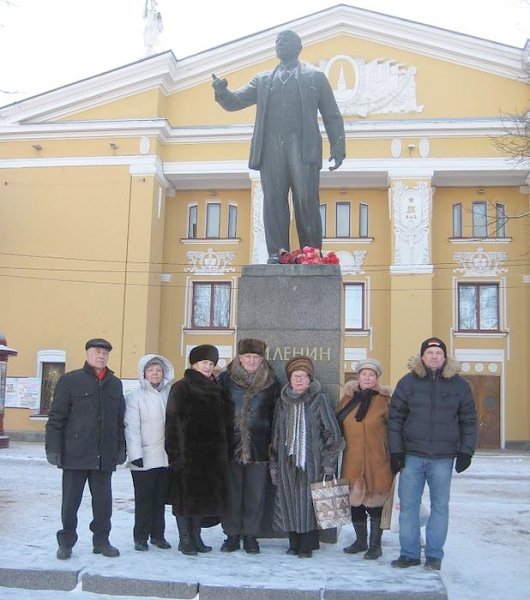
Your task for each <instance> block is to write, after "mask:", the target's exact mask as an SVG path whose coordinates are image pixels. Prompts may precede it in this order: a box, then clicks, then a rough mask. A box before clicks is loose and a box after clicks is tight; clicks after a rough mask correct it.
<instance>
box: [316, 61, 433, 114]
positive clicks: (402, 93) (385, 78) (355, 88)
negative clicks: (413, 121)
mask: <svg viewBox="0 0 530 600" xmlns="http://www.w3.org/2000/svg"><path fill="white" fill-rule="evenodd" d="M334 66H336V67H338V72H337V68H335V69H333V67H334ZM320 67H321V69H322V70H323V71H324V73H325V74H326V76H327V77H328V79H329V80H330V81H336V88H335V89H334V94H335V99H336V100H337V104H338V106H339V109H340V112H341V114H343V115H355V116H359V117H366V116H368V115H389V114H400V113H420V112H423V106H422V105H418V103H417V101H416V68H415V67H409V66H407V65H403V64H400V63H399V62H398V61H396V60H392V59H386V58H376V59H374V60H371V61H368V62H367V61H366V60H365V59H363V58H353V57H352V56H348V55H346V54H339V55H337V56H334V57H333V58H331V59H330V60H328V61H321V63H320ZM332 69H333V73H332ZM330 75H332V77H330Z"/></svg>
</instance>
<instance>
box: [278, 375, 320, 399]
mask: <svg viewBox="0 0 530 600" xmlns="http://www.w3.org/2000/svg"><path fill="white" fill-rule="evenodd" d="M321 389H322V386H321V385H320V381H318V380H317V379H313V381H312V382H311V383H310V384H309V387H308V388H307V390H306V391H305V392H303V393H302V394H295V393H294V392H293V388H292V387H291V384H290V383H288V384H286V385H284V386H283V388H282V391H281V398H282V400H283V401H284V402H285V404H296V403H297V402H311V400H313V398H314V397H315V396H316V395H317V394H318V393H319V392H320V390H321Z"/></svg>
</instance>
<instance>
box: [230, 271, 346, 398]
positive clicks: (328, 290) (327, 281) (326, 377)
mask: <svg viewBox="0 0 530 600" xmlns="http://www.w3.org/2000/svg"><path fill="white" fill-rule="evenodd" d="M341 299H342V276H341V272H340V267H339V266H338V265H248V266H244V267H243V269H242V273H241V278H240V280H239V292H238V312H237V314H238V322H237V337H238V339H241V338H246V337H253V338H258V339H261V340H263V341H264V342H266V343H267V347H268V348H267V353H268V354H267V358H268V360H269V362H270V363H271V365H272V367H273V368H274V370H275V371H276V373H277V375H278V377H279V379H280V381H281V382H282V383H285V382H286V377H285V371H284V368H285V364H286V363H287V361H288V360H289V359H291V358H293V357H294V356H297V355H302V354H304V355H306V356H309V357H310V358H311V360H312V361H313V363H314V364H315V376H316V378H317V379H318V380H319V381H320V383H321V384H322V387H323V389H324V391H325V392H327V394H328V396H329V398H330V400H331V402H332V403H333V404H336V403H337V400H338V395H339V384H340V379H341V363H342V305H341Z"/></svg>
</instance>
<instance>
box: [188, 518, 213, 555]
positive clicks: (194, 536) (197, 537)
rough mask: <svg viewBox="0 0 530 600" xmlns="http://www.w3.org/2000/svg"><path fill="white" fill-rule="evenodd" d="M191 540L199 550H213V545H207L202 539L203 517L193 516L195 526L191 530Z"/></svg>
mask: <svg viewBox="0 0 530 600" xmlns="http://www.w3.org/2000/svg"><path fill="white" fill-rule="evenodd" d="M191 541H192V543H193V545H194V546H195V550H197V552H201V553H203V552H211V550H212V547H211V546H207V545H206V544H205V543H204V542H203V541H202V539H201V518H200V517H193V526H192V531H191Z"/></svg>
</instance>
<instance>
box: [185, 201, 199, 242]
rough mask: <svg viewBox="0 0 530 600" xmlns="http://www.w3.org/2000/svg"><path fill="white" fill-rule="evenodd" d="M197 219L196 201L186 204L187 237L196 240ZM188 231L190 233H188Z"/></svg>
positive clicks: (197, 208)
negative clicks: (193, 217)
mask: <svg viewBox="0 0 530 600" xmlns="http://www.w3.org/2000/svg"><path fill="white" fill-rule="evenodd" d="M192 215H194V216H195V222H193V219H192ZM198 221H199V205H198V204H197V203H194V204H190V205H188V227H187V232H186V234H187V239H188V240H196V239H197V233H198ZM190 233H191V234H192V235H190Z"/></svg>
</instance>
